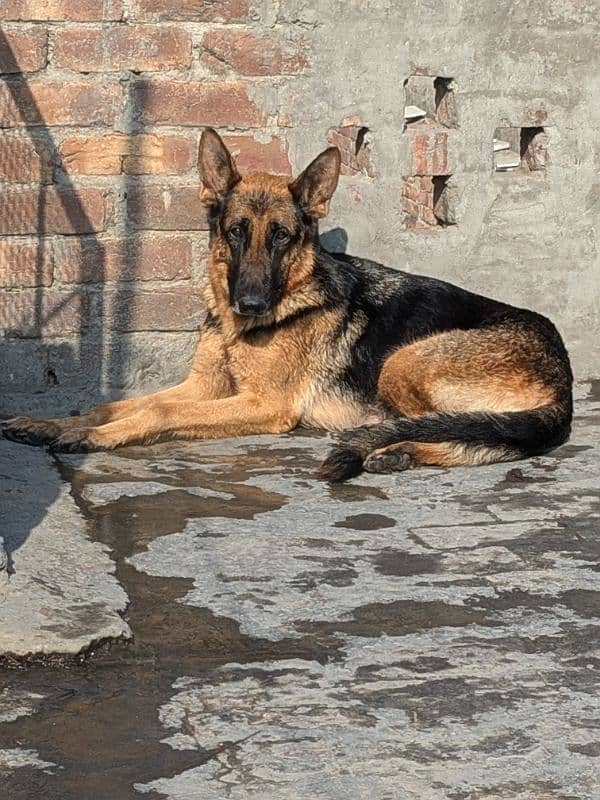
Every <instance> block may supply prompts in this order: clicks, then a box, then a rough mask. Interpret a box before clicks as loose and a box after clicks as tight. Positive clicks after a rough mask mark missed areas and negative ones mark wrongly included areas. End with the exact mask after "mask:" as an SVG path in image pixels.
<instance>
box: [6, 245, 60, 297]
mask: <svg viewBox="0 0 600 800" xmlns="http://www.w3.org/2000/svg"><path fill="white" fill-rule="evenodd" d="M52 272H53V258H52V249H51V245H50V242H49V241H47V240H45V239H40V240H38V241H36V242H31V241H6V240H4V241H0V286H1V287H3V288H21V287H24V286H50V284H51V283H52Z"/></svg>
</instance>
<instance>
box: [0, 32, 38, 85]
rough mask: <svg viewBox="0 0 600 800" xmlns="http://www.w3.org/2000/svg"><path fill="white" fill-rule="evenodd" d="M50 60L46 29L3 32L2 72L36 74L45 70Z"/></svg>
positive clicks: (0, 66) (0, 69)
mask: <svg viewBox="0 0 600 800" xmlns="http://www.w3.org/2000/svg"><path fill="white" fill-rule="evenodd" d="M47 58H48V34H47V32H46V30H45V29H41V28H27V29H25V30H24V29H21V30H18V31H9V30H6V29H5V30H3V31H2V36H0V72H2V73H8V74H10V73H14V72H36V70H38V69H44V67H45V66H46V60H47Z"/></svg>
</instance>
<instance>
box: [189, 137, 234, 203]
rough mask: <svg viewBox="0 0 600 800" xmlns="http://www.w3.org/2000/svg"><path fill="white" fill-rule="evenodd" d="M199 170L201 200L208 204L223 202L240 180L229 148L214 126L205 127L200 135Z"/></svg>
mask: <svg viewBox="0 0 600 800" xmlns="http://www.w3.org/2000/svg"><path fill="white" fill-rule="evenodd" d="M198 172H199V173H200V180H201V181H202V190H201V192H200V200H201V201H202V202H203V203H206V204H208V205H211V204H213V203H219V202H221V201H222V200H223V198H224V197H225V196H226V194H227V192H228V191H229V190H230V189H232V188H233V187H234V186H235V184H236V183H237V182H238V181H239V180H240V174H239V172H238V171H237V169H236V168H235V164H234V162H233V159H232V157H231V154H230V152H229V150H228V149H227V148H226V147H225V145H224V144H223V140H222V139H221V137H220V136H219V134H218V133H217V132H216V131H214V130H213V129H212V128H205V129H204V131H203V132H202V136H201V137H200V147H199V148H198Z"/></svg>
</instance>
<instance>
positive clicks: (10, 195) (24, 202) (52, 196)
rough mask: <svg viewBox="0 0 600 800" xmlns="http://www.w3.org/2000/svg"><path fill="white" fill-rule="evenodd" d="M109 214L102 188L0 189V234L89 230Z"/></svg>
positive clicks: (102, 225)
mask: <svg viewBox="0 0 600 800" xmlns="http://www.w3.org/2000/svg"><path fill="white" fill-rule="evenodd" d="M111 214H112V198H111V197H109V196H108V194H107V192H106V191H105V190H104V189H92V188H85V189H78V190H76V191H75V190H73V189H55V188H45V187H40V188H39V189H16V188H14V189H13V188H10V189H5V190H4V192H2V193H0V234H40V233H68V234H71V233H92V232H94V231H101V230H104V228H105V227H106V225H107V222H108V219H109V218H110V216H111Z"/></svg>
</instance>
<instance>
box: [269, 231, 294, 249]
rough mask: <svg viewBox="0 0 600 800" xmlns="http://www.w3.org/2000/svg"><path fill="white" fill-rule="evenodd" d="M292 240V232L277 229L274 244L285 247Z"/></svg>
mask: <svg viewBox="0 0 600 800" xmlns="http://www.w3.org/2000/svg"><path fill="white" fill-rule="evenodd" d="M290 239H291V236H290V232H289V231H288V230H286V229H285V228H277V230H276V231H275V233H274V234H273V244H277V245H280V246H281V245H284V244H287V243H288V242H289V240H290Z"/></svg>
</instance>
